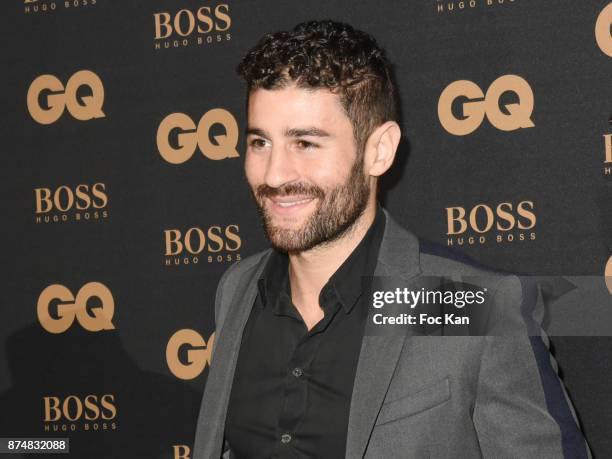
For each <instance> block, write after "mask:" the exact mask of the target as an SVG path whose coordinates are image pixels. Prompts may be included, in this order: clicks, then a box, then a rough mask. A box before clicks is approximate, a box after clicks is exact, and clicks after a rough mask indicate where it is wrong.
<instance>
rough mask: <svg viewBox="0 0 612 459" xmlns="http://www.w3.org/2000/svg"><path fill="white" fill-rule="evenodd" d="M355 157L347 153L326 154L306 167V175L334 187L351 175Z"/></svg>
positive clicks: (322, 185) (315, 181)
mask: <svg viewBox="0 0 612 459" xmlns="http://www.w3.org/2000/svg"><path fill="white" fill-rule="evenodd" d="M353 161H355V159H354V157H352V156H351V155H349V154H348V153H347V154H335V155H332V154H330V155H325V156H322V157H319V158H318V159H317V160H316V161H313V162H311V163H309V164H307V165H305V167H304V175H305V176H306V177H308V178H309V179H310V180H311V181H313V182H314V183H316V184H317V185H319V186H321V187H324V188H333V187H335V186H337V185H339V184H341V183H344V182H345V181H346V179H347V178H348V176H349V173H350V169H351V165H352V164H353Z"/></svg>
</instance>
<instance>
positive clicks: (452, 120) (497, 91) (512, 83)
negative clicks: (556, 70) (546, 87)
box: [438, 75, 534, 136]
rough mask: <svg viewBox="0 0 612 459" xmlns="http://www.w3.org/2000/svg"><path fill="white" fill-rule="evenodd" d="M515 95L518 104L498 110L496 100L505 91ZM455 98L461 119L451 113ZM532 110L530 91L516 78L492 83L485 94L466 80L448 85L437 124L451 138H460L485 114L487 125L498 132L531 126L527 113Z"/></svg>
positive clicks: (442, 98)
mask: <svg viewBox="0 0 612 459" xmlns="http://www.w3.org/2000/svg"><path fill="white" fill-rule="evenodd" d="M508 91H510V92H513V93H515V94H516V95H517V96H518V98H519V101H518V102H517V103H512V104H506V105H505V106H504V108H505V111H507V112H508V113H505V112H504V111H502V110H501V108H500V97H501V96H502V94H504V93H505V92H508ZM459 98H466V99H467V102H463V104H462V107H463V118H456V117H455V115H454V114H453V110H452V107H453V104H454V103H455V101H456V100H457V99H459ZM533 108H534V97H533V91H532V90H531V87H530V86H529V83H527V81H525V80H524V79H523V78H521V77H520V76H518V75H504V76H502V77H499V78H498V79H497V80H495V81H494V82H493V83H492V84H491V86H489V89H487V92H486V94H485V93H483V92H482V90H481V89H480V87H478V85H477V84H476V83H473V82H471V81H468V80H460V81H455V82H453V83H451V84H450V85H448V86H447V87H446V88H445V89H444V91H442V94H441V95H440V99H439V101H438V117H439V119H440V123H441V124H442V126H443V127H444V129H446V130H447V131H448V132H450V133H451V134H453V135H458V136H463V135H468V134H471V133H472V132H474V131H475V130H476V129H478V127H479V126H480V125H481V124H482V122H483V120H484V117H485V115H486V117H487V119H488V120H489V122H490V123H491V124H492V125H493V126H495V127H496V128H497V129H500V130H502V131H514V130H516V129H520V128H531V127H534V124H533V121H532V120H531V114H532V112H533Z"/></svg>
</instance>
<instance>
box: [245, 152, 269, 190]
mask: <svg viewBox="0 0 612 459" xmlns="http://www.w3.org/2000/svg"><path fill="white" fill-rule="evenodd" d="M263 170H264V165H263V164H262V161H261V160H260V159H259V158H257V157H255V156H254V155H252V154H250V153H247V154H246V156H245V159H244V173H245V175H246V178H247V181H248V182H249V184H251V185H253V184H260V183H261V182H262V181H263Z"/></svg>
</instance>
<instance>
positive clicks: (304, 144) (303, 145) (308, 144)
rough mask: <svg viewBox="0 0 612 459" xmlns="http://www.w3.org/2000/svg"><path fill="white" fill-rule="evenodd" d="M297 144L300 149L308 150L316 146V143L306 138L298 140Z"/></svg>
mask: <svg viewBox="0 0 612 459" xmlns="http://www.w3.org/2000/svg"><path fill="white" fill-rule="evenodd" d="M296 143H297V146H298V148H299V149H300V150H310V149H313V148H316V147H317V146H318V145H316V144H314V143H312V142H308V141H306V140H298V141H297V142H296Z"/></svg>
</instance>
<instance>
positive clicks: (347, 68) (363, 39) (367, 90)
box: [237, 20, 399, 156]
mask: <svg viewBox="0 0 612 459" xmlns="http://www.w3.org/2000/svg"><path fill="white" fill-rule="evenodd" d="M237 71H238V74H239V75H240V76H241V77H242V78H243V79H244V80H245V81H246V84H247V93H250V92H251V91H253V90H255V89H259V88H264V89H275V88H282V87H284V86H286V85H288V84H296V85H297V86H298V87H304V88H306V87H307V88H328V89H329V90H331V91H332V92H333V93H336V94H338V95H339V96H340V102H341V104H342V106H343V107H344V110H345V111H346V114H347V116H348V118H349V119H350V121H351V123H352V125H353V134H354V137H355V143H356V146H357V151H358V154H359V155H360V156H361V155H362V154H363V152H364V149H365V144H366V141H367V140H368V138H369V137H370V135H371V134H372V132H373V131H374V129H375V128H376V127H377V126H380V125H381V124H382V123H384V122H386V121H389V120H392V121H398V118H399V115H398V110H397V89H396V86H395V82H394V80H393V76H392V70H391V64H390V63H389V61H388V60H387V58H386V56H385V52H384V50H383V49H382V48H380V46H379V45H378V43H376V40H375V39H374V38H373V37H372V36H371V35H369V34H367V33H366V32H362V31H360V30H355V29H353V27H351V26H350V25H348V24H344V23H341V22H335V21H331V20H324V21H308V22H303V23H301V24H298V25H296V26H295V27H294V28H293V30H292V31H290V32H276V33H272V34H267V35H265V36H264V37H263V38H262V39H261V40H260V41H259V43H258V44H257V45H256V46H255V47H254V48H252V49H251V50H250V51H249V52H248V53H247V54H246V56H244V58H243V59H242V61H241V62H240V64H239V65H238V69H237Z"/></svg>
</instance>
